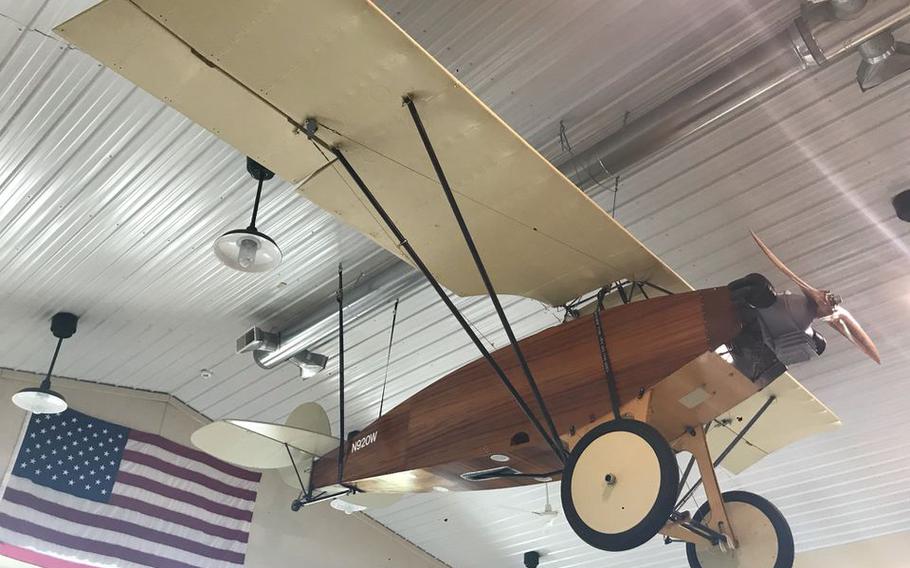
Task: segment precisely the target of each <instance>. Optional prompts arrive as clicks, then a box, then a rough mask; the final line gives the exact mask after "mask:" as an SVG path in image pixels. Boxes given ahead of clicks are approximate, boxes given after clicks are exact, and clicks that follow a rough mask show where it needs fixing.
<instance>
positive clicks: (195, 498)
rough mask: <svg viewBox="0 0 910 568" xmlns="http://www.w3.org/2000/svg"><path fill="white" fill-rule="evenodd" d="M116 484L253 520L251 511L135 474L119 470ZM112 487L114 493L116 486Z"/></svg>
mask: <svg viewBox="0 0 910 568" xmlns="http://www.w3.org/2000/svg"><path fill="white" fill-rule="evenodd" d="M117 483H123V484H125V485H131V486H133V487H138V488H140V489H145V490H146V491H151V492H152V493H157V494H158V495H161V496H162V497H167V498H168V499H174V500H176V501H182V502H184V503H187V504H189V505H193V506H194V507H199V508H200V509H203V510H206V511H208V512H210V513H214V514H216V515H221V516H223V517H228V518H231V519H237V520H239V521H248V522H249V521H252V520H253V512H252V511H244V510H243V509H237V508H235V507H231V506H228V505H224V504H223V503H216V502H215V501H212V500H211V499H206V498H205V497H202V496H201V495H195V494H193V493H190V492H189V491H184V490H183V489H177V488H176V487H170V486H168V485H165V484H164V483H159V482H158V481H155V480H152V479H149V478H147V477H143V476H141V475H136V474H135V473H129V472H126V471H123V470H120V471H119V472H117ZM114 487H115V491H116V485H115V486H114Z"/></svg>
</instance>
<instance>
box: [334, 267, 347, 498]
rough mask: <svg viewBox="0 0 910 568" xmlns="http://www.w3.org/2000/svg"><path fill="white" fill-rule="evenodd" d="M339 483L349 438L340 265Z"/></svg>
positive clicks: (340, 272) (342, 290) (341, 479)
mask: <svg viewBox="0 0 910 568" xmlns="http://www.w3.org/2000/svg"><path fill="white" fill-rule="evenodd" d="M335 299H336V300H337V301H338V483H341V482H342V481H343V480H344V453H345V447H344V446H345V443H346V441H347V436H345V432H344V276H343V274H342V270H341V263H340V262H339V263H338V292H336V293H335Z"/></svg>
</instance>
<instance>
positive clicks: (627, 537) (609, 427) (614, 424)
mask: <svg viewBox="0 0 910 568" xmlns="http://www.w3.org/2000/svg"><path fill="white" fill-rule="evenodd" d="M617 431H624V432H630V433H632V434H635V435H637V436H638V437H640V438H642V439H643V440H644V441H645V442H646V443H647V444H648V445H649V446H650V447H651V449H653V450H654V453H655V454H656V455H657V462H658V464H659V466H660V475H661V481H660V487H659V488H658V492H657V497H656V498H655V500H654V504H653V505H652V506H651V509H650V510H649V512H648V514H647V515H645V517H644V518H643V519H642V520H641V521H640V522H639V523H638V524H637V525H635V526H634V527H632V528H631V529H629V530H627V531H624V532H621V533H602V532H599V531H597V530H595V529H592V528H591V527H589V526H588V525H587V524H585V522H584V521H583V520H582V519H581V517H580V516H579V515H578V512H577V510H576V508H575V504H574V503H573V502H572V489H571V488H572V474H573V472H574V470H575V464H576V463H577V462H578V458H579V456H581V454H582V452H584V450H585V448H587V447H588V446H589V445H590V444H591V443H592V442H593V441H594V440H596V439H597V438H600V437H601V436H603V435H604V434H608V433H610V432H617ZM560 483H561V484H560V488H561V493H562V509H563V512H564V513H565V515H566V519H567V520H568V521H569V526H571V527H572V530H573V531H575V534H577V535H578V536H579V538H581V539H582V540H583V541H585V542H586V543H588V544H589V545H591V546H593V547H595V548H599V549H601V550H609V551H611V552H619V551H622V550H629V549H632V548H635V547H637V546H640V545H642V544H644V543H645V542H647V541H649V540H651V538H653V537H654V535H656V534H657V533H658V531H660V529H661V528H663V526H664V525H665V524H666V522H667V519H669V517H670V513H671V512H672V511H673V507H674V506H675V504H676V493H677V489H678V486H679V465H678V464H677V463H676V456H675V455H674V453H673V449H672V448H671V447H670V444H668V443H667V441H666V440H665V439H664V437H663V436H662V435H661V434H660V432H658V431H657V430H655V429H654V427H653V426H651V425H649V424H646V423H645V422H640V421H638V420H629V419H625V418H624V419H620V420H611V421H610V422H605V423H603V424H601V425H600V426H597V427H596V428H594V429H593V430H591V431H590V432H588V433H587V434H585V435H584V436H582V438H581V440H579V441H578V444H576V445H575V447H574V448H573V449H572V453H570V454H569V458H568V460H566V465H565V468H564V469H563V473H562V481H561V482H560Z"/></svg>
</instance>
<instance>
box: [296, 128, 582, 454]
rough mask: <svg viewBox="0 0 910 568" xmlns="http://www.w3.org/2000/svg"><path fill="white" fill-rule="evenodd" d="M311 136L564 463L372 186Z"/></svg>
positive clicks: (338, 154) (337, 153) (339, 154)
mask: <svg viewBox="0 0 910 568" xmlns="http://www.w3.org/2000/svg"><path fill="white" fill-rule="evenodd" d="M310 137H311V139H312V140H313V141H315V142H316V143H318V144H319V145H320V146H322V147H323V148H325V149H326V150H328V151H329V152H331V153H332V154H333V155H334V156H335V157H336V158H338V161H339V162H340V163H341V165H342V167H343V168H344V169H345V171H346V172H347V173H348V175H349V176H350V177H351V179H352V180H353V181H354V183H355V184H356V185H357V187H358V188H359V189H360V192H361V193H363V195H364V197H366V198H367V201H369V202H370V205H371V206H372V207H373V209H374V210H375V211H376V213H378V214H379V216H380V217H381V218H382V220H383V222H384V223H385V225H386V226H387V227H388V228H389V230H390V231H391V232H392V234H393V235H394V236H395V238H396V239H397V240H398V246H400V247H402V248H403V249H404V250H405V252H407V254H408V256H409V257H410V258H411V260H412V261H413V262H414V264H415V265H416V266H417V269H418V270H420V272H421V273H423V275H424V277H425V278H426V279H427V281H428V282H429V283H430V285H431V286H432V287H433V289H434V290H435V291H436V294H437V295H438V296H439V298H440V300H442V302H443V303H444V304H445V305H446V307H447V308H449V311H450V312H452V315H453V316H454V317H455V319H456V320H457V321H458V323H459V325H461V328H462V329H464V331H465V333H466V334H467V335H468V337H469V338H470V339H471V342H472V343H473V344H474V346H475V347H477V350H478V351H480V354H481V355H482V356H483V358H484V359H486V361H487V363H489V365H490V367H492V369H493V371H494V372H495V373H496V376H497V377H499V380H500V381H502V384H503V386H505V387H506V389H508V391H509V394H511V395H512V398H514V399H515V402H516V403H517V404H518V406H519V407H520V408H521V411H522V412H523V413H524V415H525V416H526V417H527V418H528V420H530V421H531V424H532V425H533V426H534V429H535V430H537V432H538V433H539V434H540V435H541V437H542V438H543V439H544V441H546V442H547V445H548V446H550V448H551V449H552V450H553V453H555V454H556V456H557V457H558V458H559V460H560V462H562V461H563V459H564V456H563V450H562V448H561V446H560V445H559V440H558V439H556V440H553V439H552V438H550V436H549V434H547V431H546V430H545V429H544V427H543V425H542V424H541V423H540V421H539V420H538V419H537V416H535V414H534V412H533V411H532V410H531V408H530V407H529V406H528V404H527V403H526V402H525V401H524V399H523V398H522V397H521V393H519V392H518V391H517V390H516V389H515V386H514V385H513V384H512V382H511V381H510V380H509V378H508V377H507V376H506V374H505V372H504V371H503V370H502V367H500V366H499V363H497V362H496V360H495V359H493V356H492V355H490V352H489V351H488V350H487V348H486V347H485V346H484V344H483V343H482V342H481V341H480V338H478V337H477V334H476V333H474V330H473V329H472V328H471V325H470V324H469V323H468V322H467V320H466V319H464V316H463V315H462V314H461V312H460V311H459V310H458V308H457V307H456V306H455V304H454V303H453V302H452V300H451V299H450V298H449V295H448V294H447V293H446V291H445V290H443V288H442V286H441V285H440V284H439V282H438V281H437V280H436V278H435V277H434V276H433V274H432V273H431V272H430V269H429V268H427V265H426V264H424V263H423V260H421V258H420V256H419V255H418V254H417V251H415V250H414V247H412V246H411V244H410V243H409V242H408V240H407V239H406V238H405V236H404V235H403V234H402V232H401V230H399V229H398V225H396V224H395V222H394V221H393V220H392V218H391V217H389V214H388V213H387V212H386V210H385V209H384V208H383V207H382V204H380V203H379V201H378V200H377V199H376V197H375V196H374V195H373V192H372V191H370V188H369V187H367V185H366V183H365V182H364V181H363V179H362V178H361V177H360V174H358V173H357V170H355V169H354V167H353V166H352V165H351V163H350V162H349V161H348V159H347V157H346V156H345V155H344V153H342V152H341V150H340V149H338V148H336V147H334V146H330V145H328V144H326V143H325V141H323V140H322V139H320V138H319V137H317V136H316V135H310Z"/></svg>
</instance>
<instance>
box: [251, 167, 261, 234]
mask: <svg viewBox="0 0 910 568" xmlns="http://www.w3.org/2000/svg"><path fill="white" fill-rule="evenodd" d="M261 198H262V178H259V185H258V186H257V187H256V201H254V202H253V217H252V218H251V219H250V226H249V228H250V229H253V230H256V216H257V215H258V214H259V200H260V199H261Z"/></svg>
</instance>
